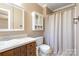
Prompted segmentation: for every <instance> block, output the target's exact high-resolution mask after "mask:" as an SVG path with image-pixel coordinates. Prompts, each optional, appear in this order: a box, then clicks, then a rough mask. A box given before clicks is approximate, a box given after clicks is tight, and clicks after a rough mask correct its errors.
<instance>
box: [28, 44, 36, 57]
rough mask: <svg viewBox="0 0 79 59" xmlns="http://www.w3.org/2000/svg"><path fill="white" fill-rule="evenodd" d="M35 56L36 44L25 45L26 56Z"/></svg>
mask: <svg viewBox="0 0 79 59" xmlns="http://www.w3.org/2000/svg"><path fill="white" fill-rule="evenodd" d="M35 55H36V43H35V42H32V43H29V44H27V56H35Z"/></svg>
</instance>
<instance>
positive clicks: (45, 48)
mask: <svg viewBox="0 0 79 59" xmlns="http://www.w3.org/2000/svg"><path fill="white" fill-rule="evenodd" d="M35 39H36V45H37V47H36V54H37V56H50V54H51V48H50V46H49V45H47V44H43V37H36V38H35Z"/></svg>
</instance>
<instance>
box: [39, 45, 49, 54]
mask: <svg viewBox="0 0 79 59" xmlns="http://www.w3.org/2000/svg"><path fill="white" fill-rule="evenodd" d="M39 49H40V51H41V52H43V53H45V54H48V53H50V51H51V48H50V46H49V45H46V44H42V45H40V46H39Z"/></svg>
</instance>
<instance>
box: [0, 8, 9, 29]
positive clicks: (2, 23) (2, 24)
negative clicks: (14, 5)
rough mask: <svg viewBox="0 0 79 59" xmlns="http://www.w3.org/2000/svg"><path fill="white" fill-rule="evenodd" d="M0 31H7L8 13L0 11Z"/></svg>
mask: <svg viewBox="0 0 79 59" xmlns="http://www.w3.org/2000/svg"><path fill="white" fill-rule="evenodd" d="M0 29H8V11H7V10H4V9H0Z"/></svg>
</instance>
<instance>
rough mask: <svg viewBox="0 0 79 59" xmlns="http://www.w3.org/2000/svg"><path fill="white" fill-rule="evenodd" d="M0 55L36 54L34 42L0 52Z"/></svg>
mask: <svg viewBox="0 0 79 59" xmlns="http://www.w3.org/2000/svg"><path fill="white" fill-rule="evenodd" d="M0 56H36V42H32V43H29V44H26V45H23V46H20V47H17V48H14V49H11V50H8V51H5V52H1V53H0Z"/></svg>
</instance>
